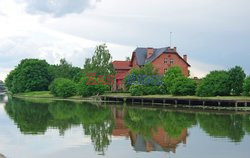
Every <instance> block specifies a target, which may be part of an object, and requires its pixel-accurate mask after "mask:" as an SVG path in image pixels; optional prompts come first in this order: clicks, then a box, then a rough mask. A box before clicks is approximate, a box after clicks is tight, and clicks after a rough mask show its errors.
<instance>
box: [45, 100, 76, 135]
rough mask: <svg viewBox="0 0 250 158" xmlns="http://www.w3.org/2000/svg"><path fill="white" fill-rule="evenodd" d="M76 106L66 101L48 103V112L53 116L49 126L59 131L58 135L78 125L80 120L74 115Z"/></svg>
mask: <svg viewBox="0 0 250 158" xmlns="http://www.w3.org/2000/svg"><path fill="white" fill-rule="evenodd" d="M76 107H77V104H75V103H73V102H67V101H56V102H52V103H50V105H49V107H48V111H49V112H50V114H51V115H52V116H53V119H51V120H50V126H51V127H53V128H56V129H58V130H59V133H60V135H64V133H65V131H66V130H67V129H70V128H71V127H72V126H73V125H79V124H80V120H79V118H78V117H77V115H76V109H77V108H76Z"/></svg>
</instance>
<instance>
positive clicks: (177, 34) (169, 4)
mask: <svg viewBox="0 0 250 158" xmlns="http://www.w3.org/2000/svg"><path fill="white" fill-rule="evenodd" d="M17 1H19V2H18V3H17ZM87 1H88V0H86V1H85V2H86V3H85V2H83V0H79V1H77V2H76V3H75V1H69V0H63V1H60V2H59V0H50V1H49V0H45V1H43V2H42V1H41V2H40V1H35V0H8V1H6V0H0V26H1V28H0V68H1V70H0V71H1V75H2V74H3V69H6V70H10V69H12V68H14V66H15V65H17V64H18V63H19V61H20V60H21V59H23V58H41V59H46V60H48V61H49V62H50V63H58V61H59V59H60V58H64V57H65V58H66V59H67V60H69V61H70V62H72V63H73V64H74V65H77V66H82V65H83V62H84V59H85V57H89V56H91V54H92V53H93V51H94V47H95V46H96V45H97V44H101V43H103V42H106V43H107V44H108V46H109V49H110V52H111V54H112V56H113V59H114V60H117V59H118V60H121V59H124V58H125V56H131V53H132V51H133V50H134V49H135V48H136V47H137V46H145V47H149V46H150V47H165V46H168V44H169V32H170V31H172V32H174V38H173V39H174V40H173V41H174V45H176V46H177V48H178V52H180V53H181V54H188V56H189V58H190V59H191V60H190V62H191V65H192V68H191V72H193V73H194V76H204V75H205V74H206V73H207V72H208V71H209V70H211V69H216V68H218V67H226V68H228V67H231V66H234V65H236V64H237V65H241V66H243V68H245V69H246V70H247V71H248V72H250V69H249V65H248V63H249V62H248V59H249V58H250V53H247V52H248V51H249V50H250V45H249V42H248V41H249V40H248V37H249V35H250V31H249V27H250V23H249V21H250V19H249V17H248V14H249V13H250V12H249V9H248V6H249V5H248V4H249V1H247V0H239V1H234V0H221V1H216V0H211V1H199V0H176V1H173V0H156V1H154V2H152V1H151V0H137V1H132V0H126V1H117V0H104V1H101V2H100V3H98V5H95V3H96V0H89V1H88V3H89V4H90V5H84V4H87ZM49 2H53V3H54V4H48V3H49ZM41 3H43V4H42V5H41ZM69 3H70V5H66V4H69ZM73 3H74V4H73ZM76 4H79V6H77V7H75V6H74V5H76ZM236 4H237V6H238V7H237V8H235V5H236ZM89 6H90V7H93V6H94V7H95V8H94V9H87V8H89ZM41 7H42V8H41ZM27 8H29V9H28V10H29V11H31V10H33V13H35V14H31V12H27ZM31 8H32V9H31ZM79 8H80V9H79ZM81 9H83V10H81ZM86 9H87V10H86ZM83 11H84V12H83ZM71 13H76V14H71ZM48 15H49V16H48ZM50 15H52V16H50ZM63 15H67V16H63ZM55 16H60V18H59V17H57V18H55ZM232 18H233V19H234V20H232ZM235 39H237V40H235ZM235 53H237V58H235ZM194 59H195V60H194ZM192 61H194V62H193V63H192ZM206 63H213V65H209V64H206ZM214 65H218V66H214ZM220 65H222V66H220ZM6 70H5V71H4V72H5V73H6Z"/></svg>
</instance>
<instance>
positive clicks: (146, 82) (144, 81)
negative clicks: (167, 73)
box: [125, 64, 162, 96]
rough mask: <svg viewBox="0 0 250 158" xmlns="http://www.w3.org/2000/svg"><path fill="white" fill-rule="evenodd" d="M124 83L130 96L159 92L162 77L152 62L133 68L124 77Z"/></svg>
mask: <svg viewBox="0 0 250 158" xmlns="http://www.w3.org/2000/svg"><path fill="white" fill-rule="evenodd" d="M125 84H126V86H128V87H129V92H130V93H131V95H132V96H141V95H150V94H151V95H153V94H161V91H160V86H161V85H162V77H161V76H160V75H158V71H157V70H156V69H155V68H154V67H153V65H152V64H146V65H145V66H144V67H142V68H133V69H132V70H131V71H130V74H129V75H127V76H126V77H125Z"/></svg>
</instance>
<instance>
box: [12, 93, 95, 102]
mask: <svg viewBox="0 0 250 158" xmlns="http://www.w3.org/2000/svg"><path fill="white" fill-rule="evenodd" d="M13 97H16V98H25V99H38V100H39V99H43V100H44V99H46V100H69V101H94V98H92V97H87V98H83V97H81V96H73V97H69V98H60V97H55V96H54V95H53V94H51V93H50V91H35V92H26V93H18V94H14V95H13Z"/></svg>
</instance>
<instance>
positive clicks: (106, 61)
mask: <svg viewBox="0 0 250 158" xmlns="http://www.w3.org/2000/svg"><path fill="white" fill-rule="evenodd" d="M84 72H85V74H87V73H95V74H96V75H103V76H104V77H106V76H107V75H109V74H114V73H115V70H114V67H113V64H112V56H111V54H110V53H109V50H108V49H107V46H106V44H102V45H99V46H97V47H96V50H95V52H94V55H93V57H92V58H91V59H90V58H87V59H86V60H85V64H84Z"/></svg>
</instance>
